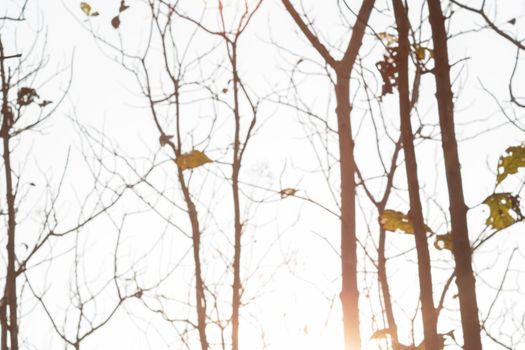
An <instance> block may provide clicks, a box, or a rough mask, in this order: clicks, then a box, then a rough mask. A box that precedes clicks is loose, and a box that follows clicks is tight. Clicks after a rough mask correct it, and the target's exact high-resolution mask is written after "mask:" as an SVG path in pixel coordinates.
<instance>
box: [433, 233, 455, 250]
mask: <svg viewBox="0 0 525 350" xmlns="http://www.w3.org/2000/svg"><path fill="white" fill-rule="evenodd" d="M434 247H436V249H439V250H443V249H448V250H450V251H452V235H451V234H450V233H447V234H444V235H436V240H435V241H434Z"/></svg>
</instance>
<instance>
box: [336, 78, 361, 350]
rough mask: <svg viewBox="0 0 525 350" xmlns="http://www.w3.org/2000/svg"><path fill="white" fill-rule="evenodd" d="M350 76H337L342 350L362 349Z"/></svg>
mask: <svg viewBox="0 0 525 350" xmlns="http://www.w3.org/2000/svg"><path fill="white" fill-rule="evenodd" d="M349 84H350V76H349V75H348V74H346V75H345V74H337V83H336V85H335V94H336V98H337V108H336V113H337V127H338V130H337V131H338V134H339V157H340V162H339V164H340V172H341V271H342V289H341V294H340V298H341V303H342V306H343V323H344V334H345V349H346V350H354V349H361V336H360V334H359V290H358V286H357V252H356V251H357V237H356V232H355V193H356V184H355V162H354V140H353V138H352V129H351V125H350V110H351V107H350V87H349Z"/></svg>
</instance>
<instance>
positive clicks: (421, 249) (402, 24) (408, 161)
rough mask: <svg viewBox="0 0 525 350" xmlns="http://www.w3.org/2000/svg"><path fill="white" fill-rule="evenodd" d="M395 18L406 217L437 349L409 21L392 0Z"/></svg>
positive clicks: (427, 326) (428, 333) (428, 344)
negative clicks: (410, 74)
mask: <svg viewBox="0 0 525 350" xmlns="http://www.w3.org/2000/svg"><path fill="white" fill-rule="evenodd" d="M393 5H394V12H395V17H396V24H397V31H398V33H399V40H398V43H399V46H398V52H397V58H396V63H397V68H398V77H397V84H398V90H399V114H400V121H401V138H402V140H403V150H404V153H405V168H406V173H407V182H408V194H409V199H410V211H409V217H410V219H411V220H412V224H413V226H414V237H415V241H416V251H417V260H418V264H417V266H418V272H419V289H420V292H419V293H420V299H421V313H422V316H423V331H424V335H425V339H424V344H425V349H426V350H438V349H439V348H440V345H439V338H438V335H437V326H436V323H437V320H436V310H435V308H434V299H433V292H432V271H431V266H430V255H429V251H428V242H427V236H426V235H427V229H426V225H425V220H424V218H423V209H422V207H421V199H420V197H419V179H418V175H417V161H416V153H415V150H414V136H413V132H412V124H411V121H410V109H411V108H410V91H409V82H408V62H409V54H410V42H409V39H408V34H409V33H408V31H409V22H408V16H407V12H406V9H405V7H404V5H403V2H402V1H401V0H393Z"/></svg>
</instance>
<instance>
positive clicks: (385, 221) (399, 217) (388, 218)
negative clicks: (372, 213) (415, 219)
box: [379, 209, 414, 234]
mask: <svg viewBox="0 0 525 350" xmlns="http://www.w3.org/2000/svg"><path fill="white" fill-rule="evenodd" d="M379 222H380V223H381V225H383V228H384V229H385V230H387V231H397V230H400V231H403V232H405V233H410V234H413V233H414V227H413V226H412V221H411V220H410V218H409V217H408V216H406V215H405V214H403V213H402V212H400V211H396V210H390V209H387V210H385V211H384V212H383V213H382V214H381V216H380V219H379Z"/></svg>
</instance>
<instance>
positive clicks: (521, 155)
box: [496, 144, 525, 185]
mask: <svg viewBox="0 0 525 350" xmlns="http://www.w3.org/2000/svg"><path fill="white" fill-rule="evenodd" d="M505 152H506V153H507V154H506V155H503V156H501V157H500V158H499V162H498V174H497V177H496V184H497V185H498V184H500V183H501V182H502V181H503V180H505V178H506V177H507V176H508V175H511V174H516V173H517V172H518V170H519V168H523V167H525V145H523V144H522V145H520V146H511V147H509V148H507V149H506V150H505Z"/></svg>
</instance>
